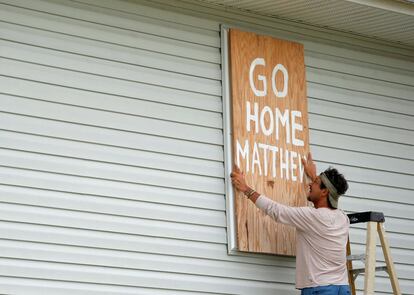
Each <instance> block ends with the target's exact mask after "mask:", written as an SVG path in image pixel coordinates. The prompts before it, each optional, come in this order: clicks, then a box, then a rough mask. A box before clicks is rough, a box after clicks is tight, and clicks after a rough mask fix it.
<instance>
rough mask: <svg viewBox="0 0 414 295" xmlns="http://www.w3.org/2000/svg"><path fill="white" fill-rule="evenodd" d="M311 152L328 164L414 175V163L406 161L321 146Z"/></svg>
mask: <svg viewBox="0 0 414 295" xmlns="http://www.w3.org/2000/svg"><path fill="white" fill-rule="evenodd" d="M311 150H312V155H313V157H314V158H315V159H321V160H322V159H323V160H324V161H326V162H332V163H338V164H342V165H349V166H359V167H360V168H367V169H375V170H381V171H389V172H396V173H402V174H409V175H414V161H410V160H406V159H396V158H391V157H384V156H377V155H370V154H366V153H359V152H352V151H344V150H339V149H335V148H327V147H321V146H311Z"/></svg>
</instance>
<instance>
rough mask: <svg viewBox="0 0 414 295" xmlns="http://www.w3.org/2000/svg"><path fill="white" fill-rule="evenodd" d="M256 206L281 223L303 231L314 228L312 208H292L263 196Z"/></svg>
mask: <svg viewBox="0 0 414 295" xmlns="http://www.w3.org/2000/svg"><path fill="white" fill-rule="evenodd" d="M256 206H257V207H258V208H259V209H261V210H262V211H264V212H265V213H266V214H267V215H269V216H270V217H271V218H273V219H274V220H275V221H277V222H279V223H283V224H286V225H291V226H294V227H296V228H297V229H299V230H302V231H309V230H312V229H313V228H314V225H315V217H314V214H313V212H312V211H313V210H315V209H314V208H312V207H290V206H285V205H282V204H280V203H277V202H275V201H273V200H271V199H269V198H267V197H266V196H263V195H261V196H260V197H259V198H258V199H257V200H256Z"/></svg>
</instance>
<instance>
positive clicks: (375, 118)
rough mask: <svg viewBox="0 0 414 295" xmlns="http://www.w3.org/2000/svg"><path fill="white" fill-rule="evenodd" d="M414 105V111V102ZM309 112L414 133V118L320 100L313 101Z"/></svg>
mask: <svg viewBox="0 0 414 295" xmlns="http://www.w3.org/2000/svg"><path fill="white" fill-rule="evenodd" d="M412 105H413V109H414V101H413V104H412ZM309 112H311V113H314V114H322V115H328V116H334V117H339V118H342V119H347V120H354V121H359V122H364V123H369V124H375V125H380V126H387V127H393V128H399V129H406V130H410V131H414V116H405V115H401V114H394V113H390V112H386V111H377V110H373V109H367V108H361V107H356V106H349V105H344V104H341V103H336V102H327V101H323V100H319V99H312V101H311V102H310V103H309Z"/></svg>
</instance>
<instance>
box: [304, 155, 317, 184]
mask: <svg viewBox="0 0 414 295" xmlns="http://www.w3.org/2000/svg"><path fill="white" fill-rule="evenodd" d="M302 165H303V167H304V169H305V173H306V175H307V176H308V177H309V178H310V179H311V180H312V181H314V180H315V178H316V165H315V163H314V162H313V159H312V154H311V153H310V152H309V153H308V158H307V159H305V158H302Z"/></svg>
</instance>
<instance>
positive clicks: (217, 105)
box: [0, 58, 222, 112]
mask: <svg viewBox="0 0 414 295" xmlns="http://www.w3.org/2000/svg"><path fill="white" fill-rule="evenodd" d="M0 65H1V66H2V74H3V75H5V76H9V77H15V78H20V79H26V80H31V81H36V82H39V83H46V84H53V85H59V86H63V87H69V88H75V89H80V90H87V91H92V92H96V93H104V94H110V95H116V96H121V97H127V98H140V99H145V100H151V101H158V102H163V103H169V104H172V105H180V106H186V107H192V108H196V109H202V110H209V111H214V112H221V108H222V103H221V99H220V97H218V96H212V95H206V94H202V93H194V92H190V91H185V90H179V89H172V88H167V87H160V86H159V85H158V86H157V85H150V84H143V83H138V82H133V81H126V80H120V79H112V78H110V77H103V76H96V75H91V74H85V73H80V72H75V71H67V70H63V69H57V68H51V67H46V66H41V65H35V64H30V63H25V62H21V61H16V60H8V59H3V58H0ZM39 73H42V75H39ZM157 98H159V99H158V100H157Z"/></svg>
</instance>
